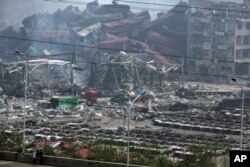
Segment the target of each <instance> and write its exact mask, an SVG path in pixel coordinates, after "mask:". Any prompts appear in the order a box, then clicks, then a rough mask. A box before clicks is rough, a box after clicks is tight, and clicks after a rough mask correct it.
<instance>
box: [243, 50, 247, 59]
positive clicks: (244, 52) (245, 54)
mask: <svg viewBox="0 0 250 167" xmlns="http://www.w3.org/2000/svg"><path fill="white" fill-rule="evenodd" d="M242 57H243V58H248V50H247V49H244V50H243V51H242Z"/></svg>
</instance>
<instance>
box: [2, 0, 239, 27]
mask: <svg viewBox="0 0 250 167" xmlns="http://www.w3.org/2000/svg"><path fill="white" fill-rule="evenodd" d="M68 1H73V2H84V3H88V2H91V1H93V0H68ZM128 1H137V2H150V3H161V4H167V5H175V4H177V3H178V2H180V0H128ZM183 1H187V0H183ZM201 1H203V0H201ZM215 1H219V0H215ZM225 1H237V2H239V1H241V0H225ZM99 3H100V4H110V3H112V0H99ZM126 4H128V3H126ZM68 5H70V4H69V3H58V2H46V0H0V29H3V28H5V27H6V26H7V25H14V26H15V27H20V25H21V22H22V20H23V18H25V17H27V16H30V15H32V14H34V13H41V12H50V13H51V12H54V11H56V10H57V9H58V8H61V9H63V8H65V7H66V6H68ZM74 5H76V6H79V7H80V8H81V9H84V8H85V5H84V4H74ZM130 5H131V10H134V11H138V10H142V9H143V8H148V10H149V11H150V14H151V16H152V17H153V18H154V17H155V16H156V13H158V12H160V11H166V10H168V9H169V8H171V7H166V6H159V5H148V6H145V5H144V4H134V3H132V4H130ZM138 8H139V9H138ZM155 10H156V11H155Z"/></svg>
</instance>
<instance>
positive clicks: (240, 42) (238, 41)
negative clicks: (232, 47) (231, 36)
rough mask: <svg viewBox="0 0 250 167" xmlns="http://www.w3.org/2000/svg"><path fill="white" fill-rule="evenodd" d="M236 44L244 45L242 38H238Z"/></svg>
mask: <svg viewBox="0 0 250 167" xmlns="http://www.w3.org/2000/svg"><path fill="white" fill-rule="evenodd" d="M236 43H237V45H242V36H237V39H236Z"/></svg>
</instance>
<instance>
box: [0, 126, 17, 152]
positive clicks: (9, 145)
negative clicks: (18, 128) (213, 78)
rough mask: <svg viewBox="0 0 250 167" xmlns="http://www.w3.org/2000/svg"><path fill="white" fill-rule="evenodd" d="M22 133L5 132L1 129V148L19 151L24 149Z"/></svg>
mask: <svg viewBox="0 0 250 167" xmlns="http://www.w3.org/2000/svg"><path fill="white" fill-rule="evenodd" d="M21 144H22V135H21V134H20V133H5V132H4V130H1V131H0V150H5V151H14V152H19V151H20V149H22V145H21Z"/></svg>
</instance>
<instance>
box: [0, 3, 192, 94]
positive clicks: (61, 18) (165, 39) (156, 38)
mask: <svg viewBox="0 0 250 167" xmlns="http://www.w3.org/2000/svg"><path fill="white" fill-rule="evenodd" d="M187 9H188V8H187V4H186V3H185V2H180V4H178V5H177V6H175V7H173V9H171V10H169V11H168V12H166V13H160V14H159V15H158V18H156V19H155V20H153V21H151V19H150V15H149V12H148V11H141V12H139V13H134V12H132V11H131V10H130V6H128V5H121V4H112V5H102V6H100V5H99V4H98V2H96V1H94V2H91V3H89V4H88V5H87V7H86V9H85V10H84V11H80V10H79V8H78V7H74V6H68V7H66V8H65V9H64V10H58V11H56V12H55V13H53V14H48V13H43V14H34V15H33V16H30V17H27V18H25V19H24V20H23V22H22V24H23V27H21V28H20V30H19V32H16V31H14V30H13V28H12V27H8V28H7V29H5V30H3V31H2V32H0V35H3V36H7V38H0V41H1V42H0V43H1V45H0V51H1V52H8V53H13V50H19V51H21V52H23V53H25V54H26V55H32V56H29V59H30V60H31V59H39V58H43V59H44V58H50V59H51V58H52V57H53V59H55V56H56V59H61V60H64V61H70V62H71V63H72V64H77V65H78V66H79V67H81V68H83V69H84V77H83V75H82V73H83V72H81V75H77V77H76V78H78V80H77V81H76V80H75V81H73V83H71V84H72V85H74V84H75V85H77V84H78V83H79V82H82V81H87V82H86V83H87V84H89V85H91V86H96V87H98V86H100V85H101V86H102V85H104V83H109V84H110V83H112V85H108V86H107V87H108V88H109V89H113V88H114V87H115V86H114V84H118V85H117V87H118V88H119V87H121V86H122V82H123V83H124V82H126V81H128V80H129V81H131V78H134V82H135V84H139V85H140V82H143V83H147V82H149V81H151V82H152V80H153V81H154V80H156V78H158V79H159V82H161V81H162V79H163V76H164V75H165V74H166V73H167V72H168V71H170V70H173V69H174V70H177V69H178V68H173V67H178V64H181V57H182V56H184V55H186V41H187V17H186V15H185V12H186V10H187ZM176 11H178V12H176ZM13 36H14V37H16V38H20V39H32V40H14V39H13V38H8V37H13ZM120 51H125V52H122V53H123V54H122V53H121V52H120ZM58 53H60V55H58ZM61 53H62V54H61ZM124 53H125V54H124ZM169 55H170V57H167V56H169ZM0 58H1V60H2V62H3V63H6V62H13V61H17V62H18V61H20V60H21V59H24V57H23V56H21V55H16V54H13V55H12V56H11V54H10V56H8V57H7V56H1V57H0ZM40 61H42V60H40ZM149 61H151V63H148V62H149ZM30 63H31V62H30ZM29 66H31V65H29ZM17 67H18V66H16V65H14V67H12V68H11V69H12V71H13V70H14V71H15V70H16V71H17V72H18V71H22V69H23V68H19V69H17ZM117 67H119V69H117ZM14 68H15V69H14ZM32 68H33V67H32ZM145 69H147V70H145ZM5 70H6V69H3V70H2V71H5ZM111 71H114V74H112V75H110V74H111ZM145 71H150V76H151V77H150V78H147V76H148V73H147V72H145ZM31 72H32V71H30V72H29V73H31ZM151 72H153V73H151ZM5 73H6V72H5ZM41 73H42V74H44V73H45V74H46V72H41ZM51 73H53V75H56V73H55V72H53V70H51V69H49V74H51ZM75 73H76V72H74V74H73V75H76V74H75ZM154 73H156V74H159V76H158V77H157V76H155V77H154V75H155V74H154ZM125 74H127V76H125V77H123V76H124V75H125ZM35 75H37V74H35ZM46 75H48V74H46ZM51 78H53V77H51ZM122 78H127V79H125V80H126V81H124V80H122ZM1 79H2V80H4V81H6V82H8V79H7V78H3V77H2V76H1ZM5 79H6V80H5ZM113 81H114V82H113ZM56 82H57V83H62V82H61V81H56ZM151 84H152V83H151ZM17 89H19V88H18V87H17ZM39 89H40V88H39Z"/></svg>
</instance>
